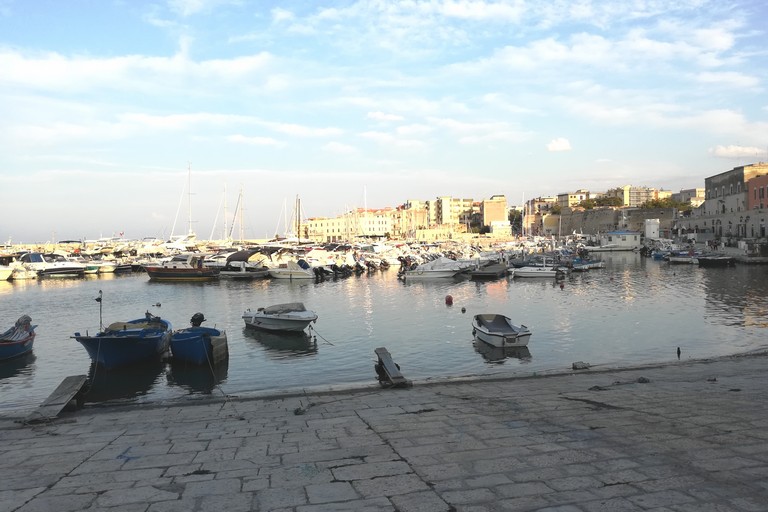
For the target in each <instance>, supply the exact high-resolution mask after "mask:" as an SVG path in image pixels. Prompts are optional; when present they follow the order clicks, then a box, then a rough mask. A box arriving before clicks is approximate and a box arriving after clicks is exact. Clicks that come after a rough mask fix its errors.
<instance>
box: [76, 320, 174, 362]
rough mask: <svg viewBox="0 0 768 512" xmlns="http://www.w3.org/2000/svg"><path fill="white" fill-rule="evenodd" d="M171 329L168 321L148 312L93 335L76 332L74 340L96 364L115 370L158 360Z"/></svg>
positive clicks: (165, 350) (165, 346)
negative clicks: (141, 316) (142, 316)
mask: <svg viewBox="0 0 768 512" xmlns="http://www.w3.org/2000/svg"><path fill="white" fill-rule="evenodd" d="M172 330H173V328H172V327H171V323H170V322H169V321H168V320H165V319H163V318H160V317H159V316H155V315H153V314H152V313H150V312H149V311H147V313H146V314H145V316H144V318H138V319H136V320H128V321H127V322H114V323H112V324H110V325H109V326H108V327H107V328H106V329H104V330H103V331H101V332H98V333H96V334H95V335H94V336H89V335H88V333H86V334H85V335H84V336H83V335H81V334H80V333H79V332H76V333H75V335H74V336H72V338H74V339H75V340H77V341H78V342H80V344H82V345H83V347H85V350H86V351H87V352H88V355H89V356H90V357H91V360H92V361H93V362H94V363H95V364H97V365H100V366H102V367H104V368H115V367H118V366H125V365H129V364H133V363H139V362H143V361H151V360H155V359H158V358H159V357H160V355H161V354H163V353H165V352H167V351H168V346H169V344H170V340H171V332H172Z"/></svg>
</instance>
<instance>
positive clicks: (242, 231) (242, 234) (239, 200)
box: [237, 185, 245, 244]
mask: <svg viewBox="0 0 768 512" xmlns="http://www.w3.org/2000/svg"><path fill="white" fill-rule="evenodd" d="M244 200H245V197H243V186H242V185H240V196H239V197H238V198H237V203H238V204H239V205H240V212H239V213H240V243H241V244H242V243H245V226H244V225H243V209H244V206H243V201H244Z"/></svg>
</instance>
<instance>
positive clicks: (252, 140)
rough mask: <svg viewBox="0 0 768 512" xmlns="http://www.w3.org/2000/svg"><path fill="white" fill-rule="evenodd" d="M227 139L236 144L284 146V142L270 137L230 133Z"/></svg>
mask: <svg viewBox="0 0 768 512" xmlns="http://www.w3.org/2000/svg"><path fill="white" fill-rule="evenodd" d="M227 140H228V141H230V142H235V143H237V144H248V145H250V146H274V147H283V146H285V143H284V142H280V141H278V140H276V139H273V138H272V137H252V136H251V137H249V136H246V135H239V134H238V135H230V136H229V137H227Z"/></svg>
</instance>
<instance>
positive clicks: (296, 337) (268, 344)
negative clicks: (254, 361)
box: [243, 327, 317, 359]
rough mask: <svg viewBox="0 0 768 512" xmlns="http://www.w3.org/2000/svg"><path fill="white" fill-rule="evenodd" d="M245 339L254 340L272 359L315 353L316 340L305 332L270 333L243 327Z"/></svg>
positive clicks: (312, 354)
mask: <svg viewBox="0 0 768 512" xmlns="http://www.w3.org/2000/svg"><path fill="white" fill-rule="evenodd" d="M243 334H244V336H245V338H246V340H255V341H256V342H258V344H259V345H260V346H261V347H262V348H264V349H265V351H266V354H267V355H268V356H269V357H271V358H274V359H285V358H290V357H306V356H314V355H316V354H317V340H315V338H314V337H313V336H310V335H309V334H307V333H305V332H299V333H279V334H277V333H272V332H267V331H260V330H258V329H249V328H247V327H246V328H243Z"/></svg>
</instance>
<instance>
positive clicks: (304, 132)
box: [264, 123, 343, 137]
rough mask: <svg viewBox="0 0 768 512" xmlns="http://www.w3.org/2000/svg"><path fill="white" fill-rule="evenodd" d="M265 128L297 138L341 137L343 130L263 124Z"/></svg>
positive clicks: (297, 125) (298, 125)
mask: <svg viewBox="0 0 768 512" xmlns="http://www.w3.org/2000/svg"><path fill="white" fill-rule="evenodd" d="M264 124H265V126H268V127H270V128H271V129H273V130H275V131H276V132H280V133H285V134H286V135H293V136H297V137H334V136H337V135H341V134H342V133H343V130H341V129H339V128H332V127H326V128H313V127H310V126H304V125H300V124H292V123H264Z"/></svg>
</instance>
